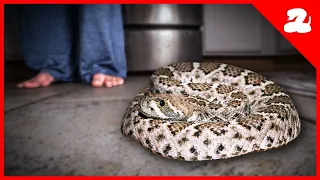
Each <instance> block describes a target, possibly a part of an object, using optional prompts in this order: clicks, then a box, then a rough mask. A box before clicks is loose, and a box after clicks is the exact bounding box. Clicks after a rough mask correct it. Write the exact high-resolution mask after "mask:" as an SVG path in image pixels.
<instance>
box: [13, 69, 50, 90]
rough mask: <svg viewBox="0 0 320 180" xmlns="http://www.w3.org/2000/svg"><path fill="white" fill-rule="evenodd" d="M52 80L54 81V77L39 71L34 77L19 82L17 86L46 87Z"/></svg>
mask: <svg viewBox="0 0 320 180" xmlns="http://www.w3.org/2000/svg"><path fill="white" fill-rule="evenodd" d="M53 81H54V78H53V77H52V76H51V75H50V74H48V73H45V72H41V73H39V74H38V75H37V76H35V77H34V78H32V79H29V80H27V81H24V82H21V83H19V84H18V85H17V87H19V88H38V87H48V86H49V85H50V84H51V83H52V82H53Z"/></svg>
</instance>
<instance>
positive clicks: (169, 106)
mask: <svg viewBox="0 0 320 180" xmlns="http://www.w3.org/2000/svg"><path fill="white" fill-rule="evenodd" d="M180 102H181V99H180V98H179V97H177V96H174V95H170V94H152V95H150V96H145V97H143V98H142V99H141V101H140V112H141V113H142V114H143V115H145V116H147V117H150V118H160V119H164V120H182V119H184V118H185V117H186V113H185V112H184V111H183V109H181V108H179V107H181V106H180V105H179V103H180Z"/></svg>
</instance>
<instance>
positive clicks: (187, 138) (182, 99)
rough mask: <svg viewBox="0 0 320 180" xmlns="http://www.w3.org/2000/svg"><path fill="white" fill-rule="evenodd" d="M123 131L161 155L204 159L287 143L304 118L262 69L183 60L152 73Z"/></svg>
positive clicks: (228, 156)
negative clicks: (261, 71) (257, 71)
mask: <svg viewBox="0 0 320 180" xmlns="http://www.w3.org/2000/svg"><path fill="white" fill-rule="evenodd" d="M121 132H122V133H123V134H124V135H126V136H130V137H132V138H134V139H136V140H137V141H139V142H140V143H141V144H142V145H143V146H144V147H146V148H147V149H149V150H150V151H152V152H154V153H158V154H160V155H162V156H163V157H167V158H172V159H180V160H185V161H201V160H213V159H225V158H230V157H235V156H239V155H243V154H247V153H250V152H254V151H265V150H268V149H272V148H277V147H280V146H283V145H285V144H287V143H289V142H290V141H292V140H294V139H295V138H296V137H297V136H298V134H299V133H300V119H299V116H298V113H297V111H296V109H295V107H294V105H293V103H292V101H291V99H290V97H289V96H288V95H287V94H286V93H285V92H284V91H283V90H282V89H281V88H280V87H279V86H278V85H277V84H276V83H274V82H272V81H269V80H267V79H266V78H265V77H264V76H262V75H260V74H258V73H255V72H253V71H251V70H247V69H243V68H240V67H236V66H233V65H228V64H222V63H209V62H208V63H205V62H203V63H198V62H185V63H176V64H171V65H169V66H166V67H163V68H160V69H158V70H156V71H155V72H154V73H153V74H152V76H151V84H150V87H149V88H147V89H146V90H144V91H143V92H141V93H139V94H138V95H137V96H136V97H135V98H134V99H133V101H132V102H131V104H130V105H129V107H128V108H127V111H126V114H125V115H124V118H123V123H122V127H121Z"/></svg>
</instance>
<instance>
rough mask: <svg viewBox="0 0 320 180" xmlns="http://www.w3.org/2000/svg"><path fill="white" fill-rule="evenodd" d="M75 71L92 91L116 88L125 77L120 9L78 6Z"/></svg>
mask: <svg viewBox="0 0 320 180" xmlns="http://www.w3.org/2000/svg"><path fill="white" fill-rule="evenodd" d="M79 23H80V24H79V26H80V43H79V44H80V47H79V68H80V69H79V71H80V76H81V77H82V80H83V81H85V82H86V83H91V84H92V86H94V87H101V86H104V85H105V86H107V87H112V86H116V85H120V84H122V83H123V82H124V79H125V78H126V76H127V66H126V57H125V47H124V30H123V22H122V14H121V5H81V6H79Z"/></svg>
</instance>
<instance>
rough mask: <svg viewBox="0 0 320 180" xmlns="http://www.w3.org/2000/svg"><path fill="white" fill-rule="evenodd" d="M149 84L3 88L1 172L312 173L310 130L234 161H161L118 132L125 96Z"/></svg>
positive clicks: (307, 125)
mask: <svg viewBox="0 0 320 180" xmlns="http://www.w3.org/2000/svg"><path fill="white" fill-rule="evenodd" d="M148 84H149V79H148V77H129V78H128V79H127V81H126V82H125V84H124V85H123V86H119V87H114V88H97V89H95V88H91V87H90V86H86V85H81V84H57V85H53V86H52V87H49V88H47V89H36V90H18V89H16V88H15V86H14V84H10V83H9V84H7V85H6V86H5V124H4V126H5V127H4V128H5V129H4V130H5V175H93V176H95V175H118V176H121V175H182V176H185V175H213V176H219V175H307V176H308V175H315V173H316V169H315V168H316V127H315V123H314V122H312V121H307V120H304V119H302V130H301V134H300V135H299V136H298V138H297V139H296V140H294V141H293V142H292V143H290V144H288V145H287V146H284V147H282V148H279V149H274V150H270V151H266V152H259V153H251V154H248V155H245V156H240V157H236V158H231V159H226V160H217V161H204V162H182V161H179V160H171V159H165V158H162V157H161V156H159V155H155V154H152V153H151V152H149V151H147V150H146V149H144V148H143V147H142V146H141V145H140V144H138V143H137V142H136V141H134V140H132V139H130V138H128V137H125V136H123V135H122V134H121V132H120V125H121V120H122V117H123V115H124V112H125V109H126V108H127V106H128V104H129V102H130V101H131V99H132V98H133V97H134V96H135V95H136V94H137V93H138V92H139V91H141V90H142V88H144V87H146V86H147V85H148Z"/></svg>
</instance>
